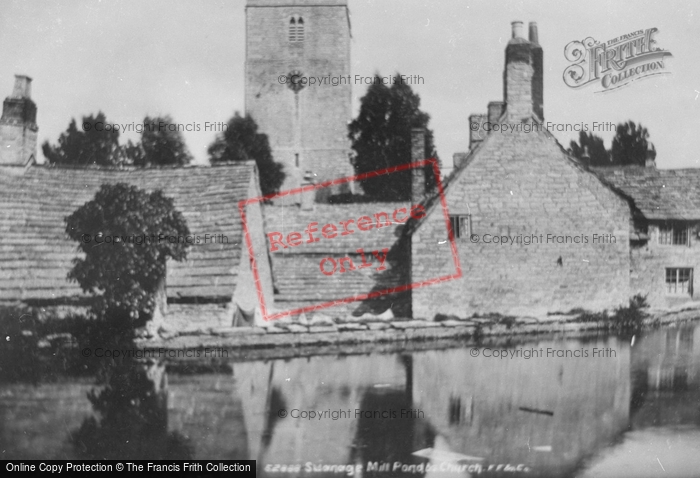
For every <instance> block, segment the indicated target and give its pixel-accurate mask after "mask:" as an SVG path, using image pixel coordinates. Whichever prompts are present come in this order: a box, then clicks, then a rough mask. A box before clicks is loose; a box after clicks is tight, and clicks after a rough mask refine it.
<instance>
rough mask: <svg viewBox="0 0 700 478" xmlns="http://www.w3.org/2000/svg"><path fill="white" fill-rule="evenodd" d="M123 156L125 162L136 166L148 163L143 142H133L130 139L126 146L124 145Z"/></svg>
mask: <svg viewBox="0 0 700 478" xmlns="http://www.w3.org/2000/svg"><path fill="white" fill-rule="evenodd" d="M122 157H123V162H124V163H126V164H132V165H135V166H143V165H145V164H146V152H145V151H144V150H143V146H142V145H141V142H140V141H139V142H136V143H134V142H132V141H131V140H128V141H127V142H126V144H125V145H124V146H122Z"/></svg>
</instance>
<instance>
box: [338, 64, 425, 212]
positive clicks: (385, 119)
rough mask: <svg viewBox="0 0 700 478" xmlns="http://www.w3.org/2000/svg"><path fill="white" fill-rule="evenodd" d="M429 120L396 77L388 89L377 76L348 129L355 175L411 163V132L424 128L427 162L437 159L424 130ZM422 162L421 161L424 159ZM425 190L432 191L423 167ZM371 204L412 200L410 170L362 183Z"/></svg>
mask: <svg viewBox="0 0 700 478" xmlns="http://www.w3.org/2000/svg"><path fill="white" fill-rule="evenodd" d="M429 120H430V116H429V115H428V114H427V113H424V112H422V111H421V110H420V97H419V96H418V95H417V94H415V93H414V92H413V90H412V89H411V87H410V86H409V85H408V84H402V82H401V78H400V75H399V74H398V73H397V75H396V77H394V81H393V84H392V85H391V87H388V86H386V85H384V84H382V82H381V78H380V77H379V75H375V81H374V82H373V83H372V85H370V86H369V88H368V89H367V93H366V94H365V96H363V97H362V100H361V105H360V113H359V115H358V117H357V118H355V119H354V120H353V121H352V123H351V124H350V125H349V128H348V129H349V134H348V137H349V138H350V140H351V141H352V148H353V150H354V151H355V156H354V158H353V166H354V168H355V172H356V173H357V174H362V173H367V172H371V171H375V170H378V169H384V168H389V167H394V166H399V165H402V164H406V163H410V162H411V161H412V158H411V130H412V129H413V128H424V129H425V130H426V134H425V143H426V144H425V151H426V156H427V158H436V157H437V154H436V152H435V146H434V138H433V132H432V131H431V130H429V129H428V128H427V126H428V122H429ZM427 158H424V159H427ZM425 173H426V174H425V177H426V190H430V189H432V188H433V187H434V184H435V178H434V176H433V170H432V168H431V167H426V171H425ZM361 186H362V189H363V190H364V192H365V194H366V195H367V196H369V197H370V198H372V199H373V200H380V201H399V200H408V199H410V197H411V170H410V169H409V170H405V171H400V172H397V173H392V174H385V175H381V176H377V177H374V178H369V179H366V180H364V181H362V182H361Z"/></svg>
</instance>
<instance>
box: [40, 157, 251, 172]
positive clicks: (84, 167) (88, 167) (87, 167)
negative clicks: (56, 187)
mask: <svg viewBox="0 0 700 478" xmlns="http://www.w3.org/2000/svg"><path fill="white" fill-rule="evenodd" d="M254 164H255V161H254V160H252V159H250V160H245V161H218V162H214V163H209V164H184V165H176V164H167V165H156V166H133V165H100V164H57V163H34V164H32V165H30V166H29V168H27V169H28V170H29V169H33V168H38V169H45V170H49V169H58V170H60V169H65V170H69V171H70V170H73V171H75V170H77V171H124V172H129V171H171V170H180V169H210V168H222V167H224V168H225V167H232V166H236V167H240V166H250V165H254Z"/></svg>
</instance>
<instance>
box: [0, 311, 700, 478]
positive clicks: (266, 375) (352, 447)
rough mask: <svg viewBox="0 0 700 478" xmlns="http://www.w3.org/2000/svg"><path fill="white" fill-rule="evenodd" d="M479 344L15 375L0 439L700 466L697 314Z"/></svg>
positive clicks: (45, 446)
mask: <svg viewBox="0 0 700 478" xmlns="http://www.w3.org/2000/svg"><path fill="white" fill-rule="evenodd" d="M631 344H633V345H631ZM436 345H439V344H436ZM472 347H473V346H469V345H467V346H465V347H463V348H447V349H441V350H421V351H409V350H406V351H403V352H401V353H395V354H379V353H375V354H365V355H360V354H357V355H341V356H330V355H325V356H321V355H318V356H311V357H303V358H290V359H275V360H267V361H264V360H258V361H244V362H233V363H231V364H230V366H231V369H232V370H233V376H231V374H230V373H228V374H227V373H195V374H193V375H184V374H183V375H179V374H172V373H171V377H170V378H171V380H170V383H169V384H168V381H167V379H166V377H165V372H164V369H163V366H162V364H158V363H154V362H151V363H143V362H139V361H136V360H134V361H131V362H125V363H122V364H120V365H119V366H116V367H115V368H114V369H110V370H111V373H110V375H109V379H108V382H107V386H106V387H105V388H104V390H101V391H100V392H98V393H94V394H91V395H90V401H89V402H88V400H86V393H85V390H86V387H87V385H86V384H85V383H84V381H80V380H77V379H75V378H71V377H68V378H67V379H66V380H65V381H63V382H61V383H51V384H44V383H40V384H39V385H37V386H33V385H27V384H24V383H5V384H2V385H0V421H2V423H3V425H4V426H3V427H0V449H2V450H6V456H9V457H10V458H17V457H22V458H24V457H27V458H30V457H35V458H66V459H70V458H82V457H97V458H110V457H115V458H117V457H118V458H122V459H123V458H131V459H136V458H147V459H158V458H184V457H190V456H191V457H192V458H195V459H213V458H223V457H226V458H229V459H234V458H250V459H257V460H258V474H259V476H278V477H284V478H291V477H296V476H313V477H316V478H324V477H327V476H334V477H340V476H363V477H390V476H411V477H425V478H435V477H438V476H449V477H452V478H457V477H468V476H477V475H480V474H483V475H485V476H490V477H501V476H516V475H517V476H523V475H526V476H529V477H535V476H552V477H555V476H556V477H560V476H563V477H573V476H579V477H592V476H608V477H619V476H622V477H624V476H660V475H661V474H663V475H664V476H666V475H668V476H672V477H684V476H692V473H693V472H692V471H691V470H695V471H697V470H699V469H700V463H697V458H695V456H694V455H692V454H691V453H690V450H692V449H693V447H694V448H695V449H700V326H698V325H697V324H691V325H689V326H683V327H676V328H665V329H659V330H654V331H649V332H646V333H644V334H641V335H638V336H636V337H635V338H634V340H632V337H616V336H608V337H595V338H591V339H586V340H583V339H570V340H564V339H559V340H553V339H544V338H521V339H518V340H512V339H511V342H509V343H508V344H507V345H502V346H499V348H503V349H505V350H509V351H516V350H519V349H520V350H524V349H530V350H539V349H542V350H545V351H546V350H547V349H548V348H550V349H556V350H564V351H566V350H568V351H570V352H576V353H577V354H578V355H579V356H578V357H576V356H569V357H557V356H546V355H545V356H539V357H536V356H532V357H531V358H527V359H526V358H525V357H524V356H523V355H522V354H521V355H520V356H516V357H514V358H511V357H508V358H499V357H489V356H486V355H488V353H485V352H486V348H487V346H481V347H478V348H477V349H476V350H478V351H479V353H478V355H477V356H474V355H475V354H474V350H472ZM490 348H492V349H493V348H497V347H495V346H493V347H490ZM594 348H595V349H598V350H600V349H604V350H606V349H612V350H614V351H615V353H614V355H608V356H597V357H596V356H594V355H593V349H594ZM582 352H587V356H586V354H584V355H583V356H580V355H582ZM569 355H573V353H572V354H569ZM91 408H92V410H91ZM312 413H315V415H312ZM93 415H94V416H93ZM402 415H403V417H402ZM86 417H89V418H86ZM81 422H82V426H81ZM17 437H21V438H20V439H17ZM195 442H196V443H197V449H196V450H195V449H194V448H193V447H192V446H190V443H195ZM69 445H70V446H69ZM36 450H39V452H37V451H36ZM37 453H40V456H37ZM693 460H696V461H693ZM688 463H690V464H691V465H692V466H694V467H695V468H690V467H689V466H690V465H688ZM662 467H663V468H662ZM283 470H284V471H283ZM518 470H520V471H518ZM526 470H527V472H526ZM664 470H665V471H664ZM696 474H697V473H696Z"/></svg>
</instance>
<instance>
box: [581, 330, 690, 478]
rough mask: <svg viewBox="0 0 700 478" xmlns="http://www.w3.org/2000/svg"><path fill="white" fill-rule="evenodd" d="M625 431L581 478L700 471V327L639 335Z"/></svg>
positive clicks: (592, 460)
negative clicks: (628, 418) (616, 442)
mask: <svg viewBox="0 0 700 478" xmlns="http://www.w3.org/2000/svg"><path fill="white" fill-rule="evenodd" d="M632 369H633V374H632V403H631V411H630V429H629V431H628V432H627V433H626V434H625V435H624V436H623V437H622V438H621V440H620V443H619V444H618V445H617V446H615V447H613V448H610V449H607V450H604V452H603V453H600V454H599V455H598V456H595V457H593V458H592V459H590V460H588V464H587V466H586V467H585V469H584V470H583V471H582V473H581V475H580V476H582V477H593V476H596V477H616V478H617V477H622V478H624V477H656V476H662V475H663V476H669V477H687V476H699V475H700V471H699V470H700V453H698V450H700V327H699V326H697V325H684V326H681V327H673V328H668V329H663V330H658V331H655V332H654V333H651V334H648V335H646V336H643V337H641V338H640V339H639V341H638V342H637V343H636V344H635V346H634V349H633V353H632Z"/></svg>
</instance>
